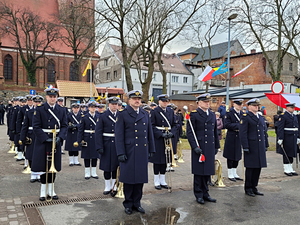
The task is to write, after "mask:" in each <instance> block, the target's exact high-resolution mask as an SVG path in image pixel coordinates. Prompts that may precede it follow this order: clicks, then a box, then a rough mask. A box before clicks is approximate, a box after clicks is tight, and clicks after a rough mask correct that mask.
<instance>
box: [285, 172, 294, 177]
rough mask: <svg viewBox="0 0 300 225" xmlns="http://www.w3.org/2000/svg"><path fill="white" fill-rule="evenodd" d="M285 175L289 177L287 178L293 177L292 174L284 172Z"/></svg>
mask: <svg viewBox="0 0 300 225" xmlns="http://www.w3.org/2000/svg"><path fill="white" fill-rule="evenodd" d="M284 174H285V175H287V176H289V177H290V176H293V174H292V173H286V172H284Z"/></svg>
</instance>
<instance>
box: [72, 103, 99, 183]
mask: <svg viewBox="0 0 300 225" xmlns="http://www.w3.org/2000/svg"><path fill="white" fill-rule="evenodd" d="M96 106H97V103H96V102H95V101H91V102H89V103H88V110H89V112H88V113H87V114H85V115H82V118H81V123H80V125H79V129H78V134H77V142H75V143H74V146H75V147H76V146H81V147H82V150H81V158H83V159H84V166H85V175H84V176H85V179H86V180H88V179H90V177H92V178H95V179H98V175H97V172H96V170H97V160H98V158H99V153H98V152H97V151H96V142H95V127H96V123H97V120H98V117H97V116H96Z"/></svg>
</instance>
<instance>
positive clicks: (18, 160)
mask: <svg viewBox="0 0 300 225" xmlns="http://www.w3.org/2000/svg"><path fill="white" fill-rule="evenodd" d="M22 160H24V159H17V160H16V161H17V162H20V161H22Z"/></svg>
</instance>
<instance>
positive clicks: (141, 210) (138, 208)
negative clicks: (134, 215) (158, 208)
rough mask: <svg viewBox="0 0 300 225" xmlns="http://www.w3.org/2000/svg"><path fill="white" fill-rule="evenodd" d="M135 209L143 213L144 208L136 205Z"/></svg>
mask: <svg viewBox="0 0 300 225" xmlns="http://www.w3.org/2000/svg"><path fill="white" fill-rule="evenodd" d="M136 210H137V211H138V212H140V213H145V209H143V208H142V206H139V207H137V208H136Z"/></svg>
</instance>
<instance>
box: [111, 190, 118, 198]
mask: <svg viewBox="0 0 300 225" xmlns="http://www.w3.org/2000/svg"><path fill="white" fill-rule="evenodd" d="M117 193H118V191H112V192H110V195H111V197H115V196H116V194H117Z"/></svg>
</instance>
